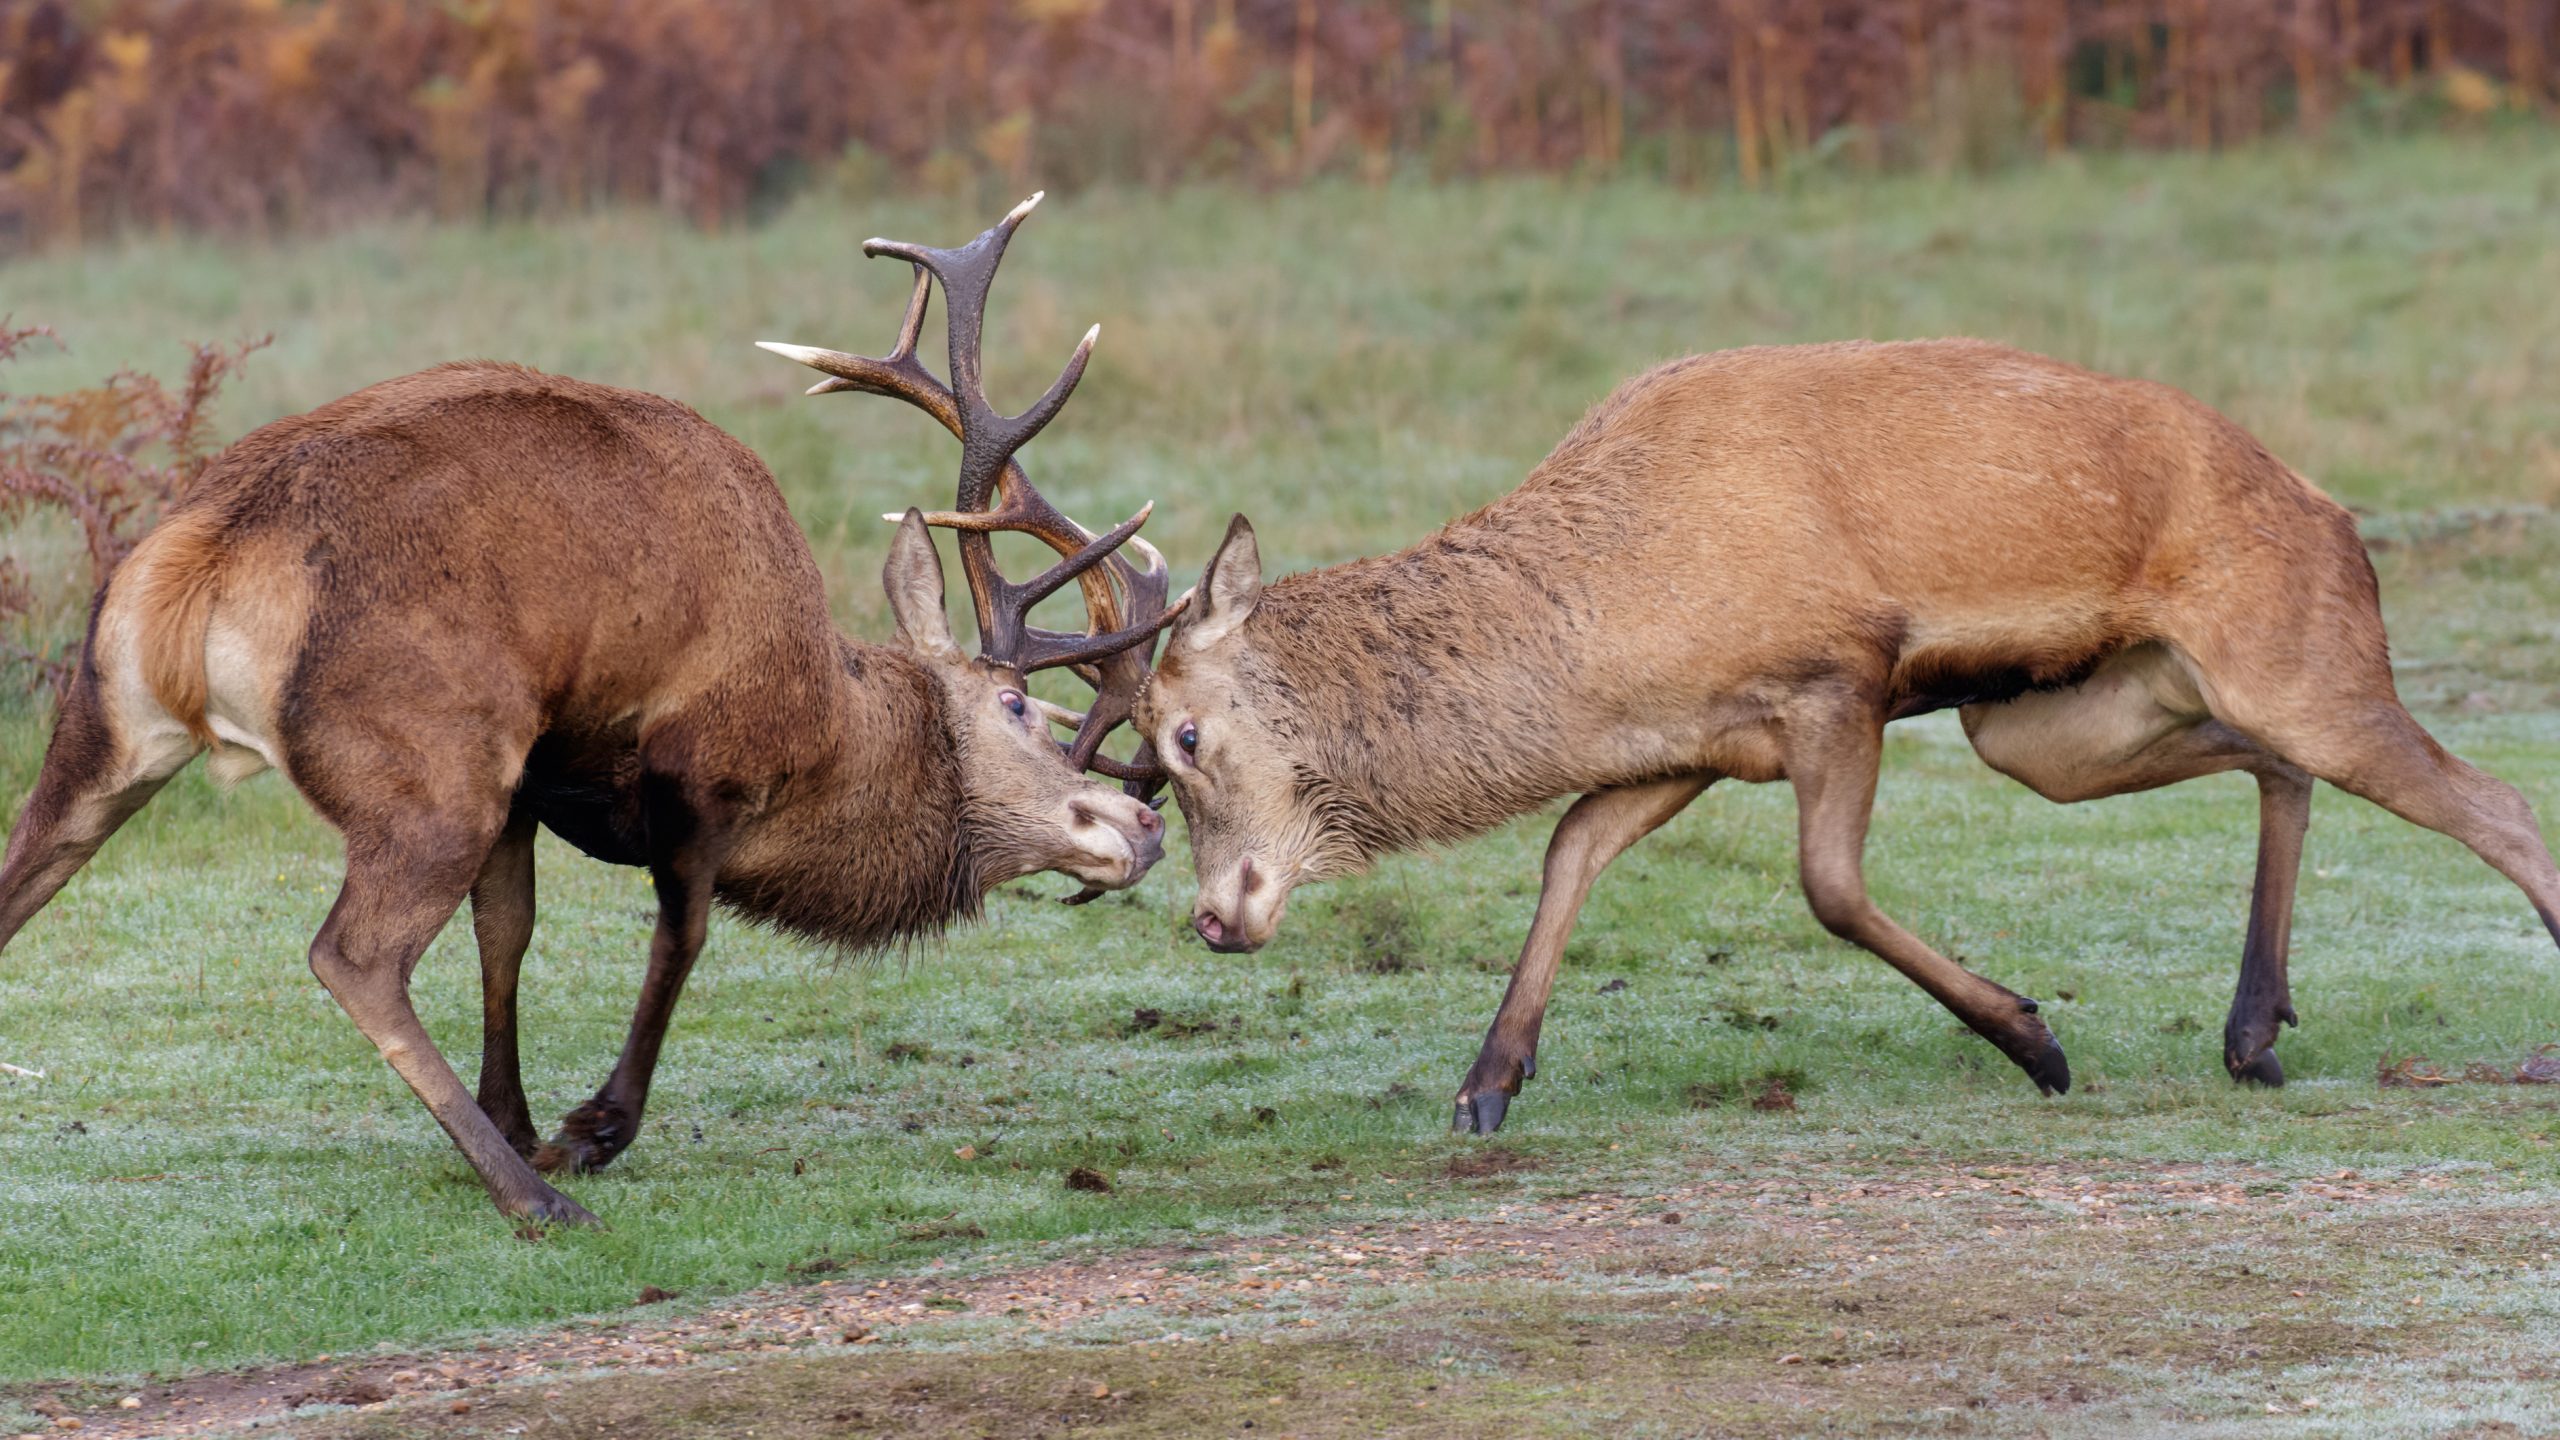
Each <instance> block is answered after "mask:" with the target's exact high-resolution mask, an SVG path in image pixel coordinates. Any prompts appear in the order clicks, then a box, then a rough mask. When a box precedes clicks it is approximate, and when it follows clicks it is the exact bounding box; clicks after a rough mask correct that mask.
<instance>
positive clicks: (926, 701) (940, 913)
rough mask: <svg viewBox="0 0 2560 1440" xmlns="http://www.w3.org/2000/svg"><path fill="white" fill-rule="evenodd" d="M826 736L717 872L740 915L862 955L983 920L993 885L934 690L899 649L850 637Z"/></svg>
mask: <svg viewBox="0 0 2560 1440" xmlns="http://www.w3.org/2000/svg"><path fill="white" fill-rule="evenodd" d="M841 655H842V660H843V668H844V681H843V683H842V685H841V686H840V687H839V691H838V697H837V704H836V724H835V725H834V727H833V729H834V732H835V733H834V736H833V737H832V741H831V743H830V744H829V745H827V746H826V747H824V751H825V753H824V754H823V757H822V758H821V759H820V761H819V762H818V763H817V764H815V765H812V766H811V767H810V768H809V769H808V770H807V771H806V772H804V773H803V774H801V775H798V776H795V777H794V779H793V780H792V782H791V784H790V786H789V787H788V789H787V791H786V793H785V794H783V795H782V796H780V797H778V799H777V803H776V804H775V805H774V807H773V809H772V810H771V811H769V812H768V813H767V814H766V816H765V817H764V819H763V821H762V822H761V823H760V824H759V825H758V826H757V827H756V833H755V834H754V835H753V836H752V837H750V838H749V839H748V840H746V841H745V842H744V843H742V844H741V846H740V850H739V853H738V854H737V856H735V857H734V858H733V860H732V862H731V863H730V864H729V865H728V866H727V867H725V868H724V870H723V872H722V875H721V885H720V892H721V898H722V899H723V900H725V901H727V902H728V904H729V905H730V906H731V907H732V908H734V909H736V910H738V911H739V912H741V913H743V914H745V915H747V916H750V917H752V918H754V919H758V920H763V921H767V922H769V923H771V924H774V925H778V926H780V927H782V928H783V929H786V930H791V931H794V932H797V933H799V934H802V935H806V936H809V937H810V938H812V939H817V940H822V941H826V942H828V943H831V944H835V945H840V946H844V947H846V948H849V949H857V950H868V949H875V948H878V947H881V946H886V945H894V944H897V943H899V942H901V941H904V940H908V939H912V938H915V937H918V936H929V935H932V934H934V933H937V932H939V931H940V930H942V929H944V928H945V927H946V926H948V925H950V924H952V923H953V922H955V921H959V920H966V919H970V918H972V917H974V916H975V915H976V914H977V913H978V906H979V902H980V900H981V899H982V898H983V897H984V896H985V894H986V891H987V889H988V883H989V882H988V880H987V879H986V878H985V877H983V876H982V875H981V874H980V873H979V861H978V857H977V855H976V854H975V849H974V847H973V846H972V845H971V843H970V826H969V823H968V818H967V807H966V805H965V803H964V798H963V794H962V790H961V784H960V766H959V760H958V757H957V754H956V752H955V751H954V749H953V746H952V741H951V735H950V731H949V728H948V726H947V725H946V723H945V721H944V717H943V713H942V703H943V702H942V692H941V689H940V687H939V686H937V685H936V684H935V683H934V681H933V679H932V677H931V676H930V675H929V674H928V673H927V672H926V671H925V669H924V667H923V666H922V665H921V664H920V663H918V662H917V661H916V660H914V659H913V658H912V657H910V656H908V655H907V654H906V653H905V652H904V651H899V650H891V649H886V648H883V647H880V646H875V645H868V644H864V643H862V642H861V641H857V640H845V641H843V642H842V644H841Z"/></svg>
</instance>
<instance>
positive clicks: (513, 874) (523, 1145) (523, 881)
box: [471, 813, 542, 1160]
mask: <svg viewBox="0 0 2560 1440" xmlns="http://www.w3.org/2000/svg"><path fill="white" fill-rule="evenodd" d="M533 830H534V825H533V817H532V816H530V815H526V814H521V813H519V814H516V815H514V816H511V817H509V819H508V821H507V828H506V829H505V830H503V831H501V832H499V835H498V842H497V843H496V844H495V845H492V846H490V847H489V855H488V858H487V859H485V860H483V861H481V862H480V875H479V878H478V879H476V880H474V881H472V882H471V929H472V933H473V935H474V937H475V938H476V939H477V940H478V941H479V944H480V1110H481V1113H483V1114H485V1115H487V1116H488V1117H489V1120H490V1123H492V1124H494V1125H496V1126H497V1127H498V1133H499V1134H501V1135H504V1136H505V1137H507V1143H508V1144H509V1145H511V1146H513V1147H514V1148H515V1152H516V1153H517V1154H518V1155H522V1156H524V1157H525V1158H526V1159H528V1160H530V1159H532V1158H533V1153H534V1150H535V1148H536V1147H537V1146H539V1145H540V1144H541V1143H542V1137H541V1134H540V1132H538V1131H536V1130H535V1129H534V1128H533V1111H532V1109H531V1107H529V1106H528V1105H527V1104H526V1103H525V1098H524V1072H523V1069H522V1067H521V1065H520V1064H519V1063H518V1060H517V1055H516V976H517V973H518V972H519V971H520V970H522V969H523V966H524V952H525V947H526V946H528V945H530V944H532V943H533Z"/></svg>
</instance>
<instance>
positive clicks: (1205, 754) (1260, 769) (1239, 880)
mask: <svg viewBox="0 0 2560 1440" xmlns="http://www.w3.org/2000/svg"><path fill="white" fill-rule="evenodd" d="M1261 598H1262V555H1261V551H1260V550H1259V549H1258V548H1257V547H1256V545H1255V542H1254V536H1253V527H1252V526H1251V525H1248V524H1246V523H1245V518H1244V517H1243V516H1241V515H1239V516H1237V517H1236V518H1235V521H1234V523H1233V524H1231V525H1229V526H1228V527H1227V538H1226V542H1225V543H1224V544H1222V545H1220V546H1219V547H1218V553H1217V554H1216V556H1214V557H1213V558H1211V560H1210V561H1209V568H1208V569H1207V570H1206V571H1205V572H1203V573H1202V575H1201V577H1200V588H1199V589H1198V590H1196V591H1195V592H1193V597H1192V598H1191V599H1190V600H1189V601H1188V602H1186V606H1185V608H1186V610H1187V611H1188V613H1187V615H1186V616H1185V617H1184V619H1183V621H1182V623H1181V624H1180V625H1178V626H1176V627H1175V628H1174V631H1173V634H1172V636H1171V638H1170V639H1168V640H1167V641H1166V643H1165V655H1164V659H1163V660H1162V661H1161V662H1160V663H1159V664H1158V665H1157V667H1156V672H1155V676H1154V678H1153V680H1152V681H1151V682H1150V683H1149V684H1148V686H1147V688H1146V692H1145V693H1144V694H1143V695H1141V696H1140V697H1139V701H1138V706H1137V715H1136V724H1137V727H1138V733H1139V734H1140V735H1143V736H1145V737H1147V739H1148V740H1149V741H1150V743H1151V744H1152V745H1153V746H1154V748H1155V751H1156V753H1157V754H1159V755H1162V756H1163V757H1164V770H1165V773H1166V775H1167V777H1168V778H1170V779H1171V780H1172V782H1173V789H1174V795H1175V797H1176V798H1177V799H1178V800H1180V801H1181V804H1182V816H1183V819H1184V820H1185V821H1187V822H1188V823H1189V825H1190V828H1191V853H1192V862H1193V867H1194V869H1196V870H1197V872H1198V874H1199V878H1200V894H1199V898H1198V899H1197V900H1196V901H1194V902H1193V904H1192V909H1191V928H1192V929H1193V930H1195V931H1197V932H1198V933H1199V936H1200V938H1201V939H1202V940H1204V941H1207V942H1208V945H1209V948H1210V949H1212V950H1223V951H1228V952H1231V953H1232V952H1239V951H1247V950H1258V949H1260V948H1262V947H1263V946H1264V945H1266V944H1268V943H1269V942H1270V940H1271V937H1272V935H1273V934H1274V933H1275V932H1276V931H1278V930H1279V928H1280V912H1281V911H1282V910H1283V909H1285V908H1286V907H1287V905H1288V903H1289V892H1290V891H1291V890H1293V889H1295V888H1297V887H1298V886H1299V885H1301V884H1304V883H1308V882H1310V881H1316V880H1325V879H1330V878H1332V877H1333V876H1336V875H1341V874H1345V873H1348V872H1350V871H1353V870H1356V869H1358V868H1360V866H1361V865H1362V864H1364V863H1365V862H1366V860H1367V858H1368V853H1369V849H1370V848H1371V847H1369V846H1368V845H1365V844H1364V843H1362V841H1361V839H1360V837H1359V836H1358V834H1357V833H1355V830H1354V828H1353V827H1351V826H1350V825H1348V824H1346V817H1347V816H1350V815H1352V814H1354V813H1356V807H1349V806H1344V805H1340V804H1335V803H1329V802H1330V801H1331V800H1333V799H1335V798H1337V797H1333V796H1331V795H1330V794H1329V792H1328V786H1327V783H1326V782H1325V780H1324V779H1323V778H1322V777H1323V775H1324V771H1325V767H1323V766H1322V765H1320V764H1318V763H1316V752H1317V751H1318V750H1319V749H1320V748H1321V744H1320V741H1321V737H1318V736H1314V735H1311V734H1309V733H1306V731H1305V730H1304V729H1303V728H1302V726H1301V725H1300V724H1299V723H1298V721H1297V719H1296V717H1297V716H1298V715H1299V708H1298V707H1295V706H1291V705H1287V704H1275V703H1270V702H1272V701H1273V700H1274V699H1277V698H1281V697H1279V696H1277V695H1275V693H1274V692H1275V686H1274V684H1273V679H1272V676H1271V675H1270V674H1268V673H1266V669H1267V667H1265V666H1264V665H1263V664H1261V663H1260V662H1259V660H1258V658H1257V655H1256V652H1255V649H1254V646H1253V636H1252V635H1251V634H1249V633H1248V631H1247V628H1246V622H1247V621H1248V620H1250V619H1252V618H1253V614H1254V609H1255V606H1256V605H1257V604H1258V603H1259V602H1260V600H1261Z"/></svg>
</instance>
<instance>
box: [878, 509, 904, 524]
mask: <svg viewBox="0 0 2560 1440" xmlns="http://www.w3.org/2000/svg"><path fill="white" fill-rule="evenodd" d="M880 518H881V519H883V520H886V521H888V522H889V523H890V524H892V525H895V524H898V523H899V522H901V521H903V520H905V519H906V518H907V512H906V511H904V510H883V511H881V512H880Z"/></svg>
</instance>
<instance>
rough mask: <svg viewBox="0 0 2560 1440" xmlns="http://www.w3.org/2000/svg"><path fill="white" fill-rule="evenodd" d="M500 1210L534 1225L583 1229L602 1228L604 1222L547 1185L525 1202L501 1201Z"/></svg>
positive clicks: (524, 1200) (584, 1207)
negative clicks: (571, 1226) (570, 1226)
mask: <svg viewBox="0 0 2560 1440" xmlns="http://www.w3.org/2000/svg"><path fill="white" fill-rule="evenodd" d="M498 1208H499V1210H501V1211H503V1212H504V1213H506V1214H507V1215H509V1216H511V1217H513V1218H515V1219H518V1220H523V1221H526V1222H528V1223H530V1224H534V1225H544V1226H549V1225H575V1226H578V1227H579V1228H581V1229H585V1228H589V1227H594V1226H601V1225H603V1224H604V1222H603V1221H601V1220H598V1219H597V1218H596V1217H595V1216H593V1215H591V1214H589V1213H588V1212H587V1207H586V1206H584V1205H581V1204H579V1203H578V1202H577V1201H575V1200H572V1199H570V1198H569V1197H568V1196H566V1195H563V1194H561V1193H560V1192H559V1191H557V1190H554V1189H552V1188H551V1187H550V1186H548V1185H545V1186H543V1187H542V1188H541V1189H540V1190H538V1191H536V1192H535V1193H534V1194H533V1195H531V1196H529V1197H528V1198H526V1199H523V1200H515V1201H500V1202H499V1204H498Z"/></svg>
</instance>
